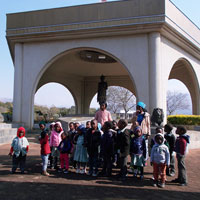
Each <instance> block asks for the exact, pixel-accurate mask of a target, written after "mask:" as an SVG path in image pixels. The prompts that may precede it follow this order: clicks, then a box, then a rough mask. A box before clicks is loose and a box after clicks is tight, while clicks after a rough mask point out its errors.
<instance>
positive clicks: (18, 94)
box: [13, 43, 23, 123]
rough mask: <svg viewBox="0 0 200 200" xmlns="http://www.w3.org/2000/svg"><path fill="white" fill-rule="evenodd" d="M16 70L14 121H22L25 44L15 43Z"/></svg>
mask: <svg viewBox="0 0 200 200" xmlns="http://www.w3.org/2000/svg"><path fill="white" fill-rule="evenodd" d="M14 66H15V71H14V94H13V122H18V123H20V122H21V121H22V103H21V102H22V81H23V45H22V44H20V43H17V44H16V45H15V62H14Z"/></svg>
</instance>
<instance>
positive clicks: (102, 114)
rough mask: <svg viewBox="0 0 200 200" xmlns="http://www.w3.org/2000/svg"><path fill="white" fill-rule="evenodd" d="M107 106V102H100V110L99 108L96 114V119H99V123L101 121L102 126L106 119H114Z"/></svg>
mask: <svg viewBox="0 0 200 200" xmlns="http://www.w3.org/2000/svg"><path fill="white" fill-rule="evenodd" d="M106 108H107V103H106V102H102V103H101V104H100V110H98V111H97V112H96V114H95V119H96V120H97V122H98V123H100V124H101V125H102V126H103V125H104V123H105V122H106V121H112V116H111V114H110V112H109V111H108V110H106Z"/></svg>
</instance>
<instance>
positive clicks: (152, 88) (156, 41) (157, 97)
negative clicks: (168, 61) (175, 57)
mask: <svg viewBox="0 0 200 200" xmlns="http://www.w3.org/2000/svg"><path fill="white" fill-rule="evenodd" d="M148 45H149V48H148V50H149V110H150V113H152V111H153V109H154V108H158V107H159V108H163V102H162V81H161V80H162V73H161V47H160V46H161V40H160V33H158V32H154V33H150V34H149V44H148Z"/></svg>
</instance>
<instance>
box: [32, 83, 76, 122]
mask: <svg viewBox="0 0 200 200" xmlns="http://www.w3.org/2000/svg"><path fill="white" fill-rule="evenodd" d="M75 111H76V108H75V102H74V99H73V96H72V94H71V93H70V91H69V90H68V89H67V88H66V87H64V86H63V85H61V84H59V83H54V82H53V83H47V84H45V85H43V86H42V87H40V88H39V89H38V90H37V92H36V93H35V98H34V122H35V123H37V122H39V121H41V120H44V121H46V122H51V121H56V120H58V118H60V117H65V116H67V115H70V114H75Z"/></svg>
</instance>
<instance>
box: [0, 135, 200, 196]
mask: <svg viewBox="0 0 200 200" xmlns="http://www.w3.org/2000/svg"><path fill="white" fill-rule="evenodd" d="M31 137H32V136H31ZM29 138H30V136H29ZM33 139H34V138H33ZM30 140H31V138H30ZM33 141H35V140H33ZM9 148H10V144H4V145H0V199H1V200H11V199H12V200H15V199H16V200H19V199H20V200H23V199H42V200H43V199H44V200H45V199H47V200H51V199H55V200H56V199H61V200H62V199H82V200H83V199H106V200H109V199H114V200H118V199H122V200H128V199H144V200H148V199H154V200H155V199H183V200H188V199H191V200H195V199H198V200H199V198H200V160H199V157H200V156H199V155H200V149H198V150H190V152H189V154H188V156H187V159H186V165H187V172H188V178H189V185H188V186H187V187H181V186H178V185H177V184H173V183H170V181H171V180H172V179H173V178H171V177H167V179H168V180H167V183H166V187H165V188H164V189H160V188H154V187H152V182H151V177H152V167H151V166H150V165H149V163H148V166H147V167H145V178H144V180H143V181H140V180H135V179H133V177H132V174H129V175H128V178H127V180H126V181H125V182H121V181H118V179H117V178H116V177H115V174H116V173H117V171H116V170H114V173H113V174H114V176H113V177H112V178H110V179H108V178H102V177H97V178H93V177H89V176H87V175H80V174H75V171H74V169H70V171H71V173H69V174H58V173H56V172H55V171H54V170H50V174H51V176H49V177H44V176H41V175H40V171H41V158H40V146H39V144H37V143H30V152H29V154H28V157H27V170H28V173H27V174H23V175H22V174H20V173H16V174H14V175H13V174H10V168H11V159H10V158H9V157H8V156H7V154H8V152H9Z"/></svg>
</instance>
